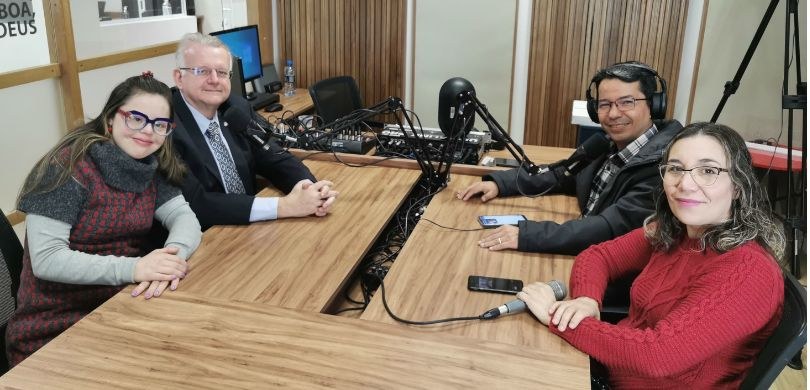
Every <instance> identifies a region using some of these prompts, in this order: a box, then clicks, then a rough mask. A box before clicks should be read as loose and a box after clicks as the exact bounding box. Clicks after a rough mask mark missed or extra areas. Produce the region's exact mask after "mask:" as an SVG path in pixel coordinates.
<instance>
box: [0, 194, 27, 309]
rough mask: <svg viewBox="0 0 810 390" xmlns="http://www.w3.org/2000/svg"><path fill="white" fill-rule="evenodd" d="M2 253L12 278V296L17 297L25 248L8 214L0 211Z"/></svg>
mask: <svg viewBox="0 0 810 390" xmlns="http://www.w3.org/2000/svg"><path fill="white" fill-rule="evenodd" d="M0 253H2V254H3V259H5V263H6V268H7V269H8V273H9V277H10V278H11V295H12V296H14V297H15V299H16V297H17V290H18V289H19V288H20V273H21V272H22V258H23V247H22V245H21V244H20V240H19V238H17V233H15V232H14V228H12V227H11V223H10V222H9V221H8V219H6V214H4V213H3V210H1V209H0Z"/></svg>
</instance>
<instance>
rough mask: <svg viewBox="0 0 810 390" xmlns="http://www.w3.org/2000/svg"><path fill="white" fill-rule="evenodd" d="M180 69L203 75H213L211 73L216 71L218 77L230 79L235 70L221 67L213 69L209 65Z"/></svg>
mask: <svg viewBox="0 0 810 390" xmlns="http://www.w3.org/2000/svg"><path fill="white" fill-rule="evenodd" d="M178 69H180V70H187V71H189V72H191V74H193V75H195V76H202V77H208V76H211V73H213V72H216V73H217V77H219V78H221V79H228V80H230V79H231V76H232V75H233V72H231V71H228V70H219V69H211V68H209V67H207V66H197V67H194V68H178Z"/></svg>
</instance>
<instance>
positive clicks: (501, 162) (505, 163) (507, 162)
mask: <svg viewBox="0 0 810 390" xmlns="http://www.w3.org/2000/svg"><path fill="white" fill-rule="evenodd" d="M495 166H496V167H510V168H517V167H519V166H520V162H518V160H515V159H512V158H500V157H495Z"/></svg>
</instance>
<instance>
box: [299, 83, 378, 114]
mask: <svg viewBox="0 0 810 390" xmlns="http://www.w3.org/2000/svg"><path fill="white" fill-rule="evenodd" d="M309 96H311V97H312V102H313V103H314V104H315V111H316V112H317V113H318V116H319V117H321V121H322V123H323V124H326V123H331V122H333V121H335V120H336V119H338V118H341V117H343V116H345V115H348V114H349V113H351V112H352V111H354V110H357V109H361V108H364V106H363V98H362V97H360V90H359V89H358V88H357V82H356V81H355V80H354V77H352V76H337V77H332V78H329V79H324V80H321V81H318V82H317V83H315V84H313V85H312V86H311V87H309Z"/></svg>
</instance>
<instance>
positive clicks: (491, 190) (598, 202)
mask: <svg viewBox="0 0 810 390" xmlns="http://www.w3.org/2000/svg"><path fill="white" fill-rule="evenodd" d="M659 83H660V86H661V89H660V90H658V91H657V86H658V84H659ZM592 89H594V90H595V91H596V97H593V95H592V94H591V90H592ZM586 97H587V100H588V114H589V115H590V117H591V119H592V120H593V121H594V122H599V124H600V125H601V126H602V129H604V131H605V132H606V133H607V135H608V137H609V138H610V140H611V142H610V144H611V145H610V150H609V151H608V152H607V154H605V155H603V156H601V157H598V158H596V159H595V160H593V161H592V162H591V163H590V164H588V165H587V166H586V167H585V168H584V169H582V171H580V172H579V173H577V174H575V175H572V176H566V175H558V174H555V172H554V171H553V170H552V171H546V172H544V173H542V174H539V175H535V176H529V175H528V174H527V173H526V172H525V171H524V170H522V169H520V168H517V169H512V170H508V171H499V172H495V173H492V174H490V175H487V176H484V178H483V181H481V182H478V183H475V184H473V185H471V186H469V187H467V188H465V189H463V190H461V191H459V192H458V193H457V197H458V198H459V199H461V200H464V201H468V200H470V199H472V198H473V197H476V196H477V195H480V199H481V201H482V202H486V201H488V200H490V199H493V198H495V197H497V196H511V195H518V194H521V193H522V194H547V193H548V194H551V193H557V194H560V193H562V194H569V195H576V196H577V199H578V201H579V206H580V209H581V211H582V218H579V219H575V220H570V221H567V222H564V223H561V224H560V223H556V222H553V221H521V222H519V224H518V226H512V225H504V226H501V227H499V228H497V229H495V230H493V231H492V232H490V233H487V234H485V235H484V236H483V237H482V238H481V240H479V241H478V245H479V246H481V247H482V248H489V249H490V250H502V249H517V250H519V251H523V252H543V253H559V254H567V255H575V254H578V253H579V252H580V251H582V250H583V249H585V248H587V247H588V246H590V245H591V244H595V243H599V242H603V241H607V240H610V239H612V238H614V237H618V236H620V235H622V234H625V233H627V232H629V231H630V230H633V229H636V228H638V227H640V226H641V225H642V223H643V222H644V218H646V217H647V216H649V215H650V214H652V213H653V211H654V206H653V190H654V189H655V188H656V187H658V186H660V184H661V177H660V176H659V172H658V165H659V163H660V160H661V154H662V151H663V150H664V148H665V147H666V145H667V144H668V143H669V141H670V140H671V139H672V137H673V136H674V135H675V134H676V133H677V132H678V131H680V129H681V127H682V126H681V124H680V123H679V122H678V121H675V120H670V121H654V120H653V119H662V118H663V117H664V114H665V112H666V81H664V80H663V79H662V78H661V77H660V76H659V75H658V73H657V72H656V71H655V70H653V69H652V68H650V67H649V66H647V65H645V64H642V63H639V62H623V63H618V64H615V65H611V66H609V67H607V68H605V69H602V70H600V71H598V72H597V73H596V75H595V76H594V77H593V79H592V80H591V83H590V85H589V86H588V90H587V92H586Z"/></svg>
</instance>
